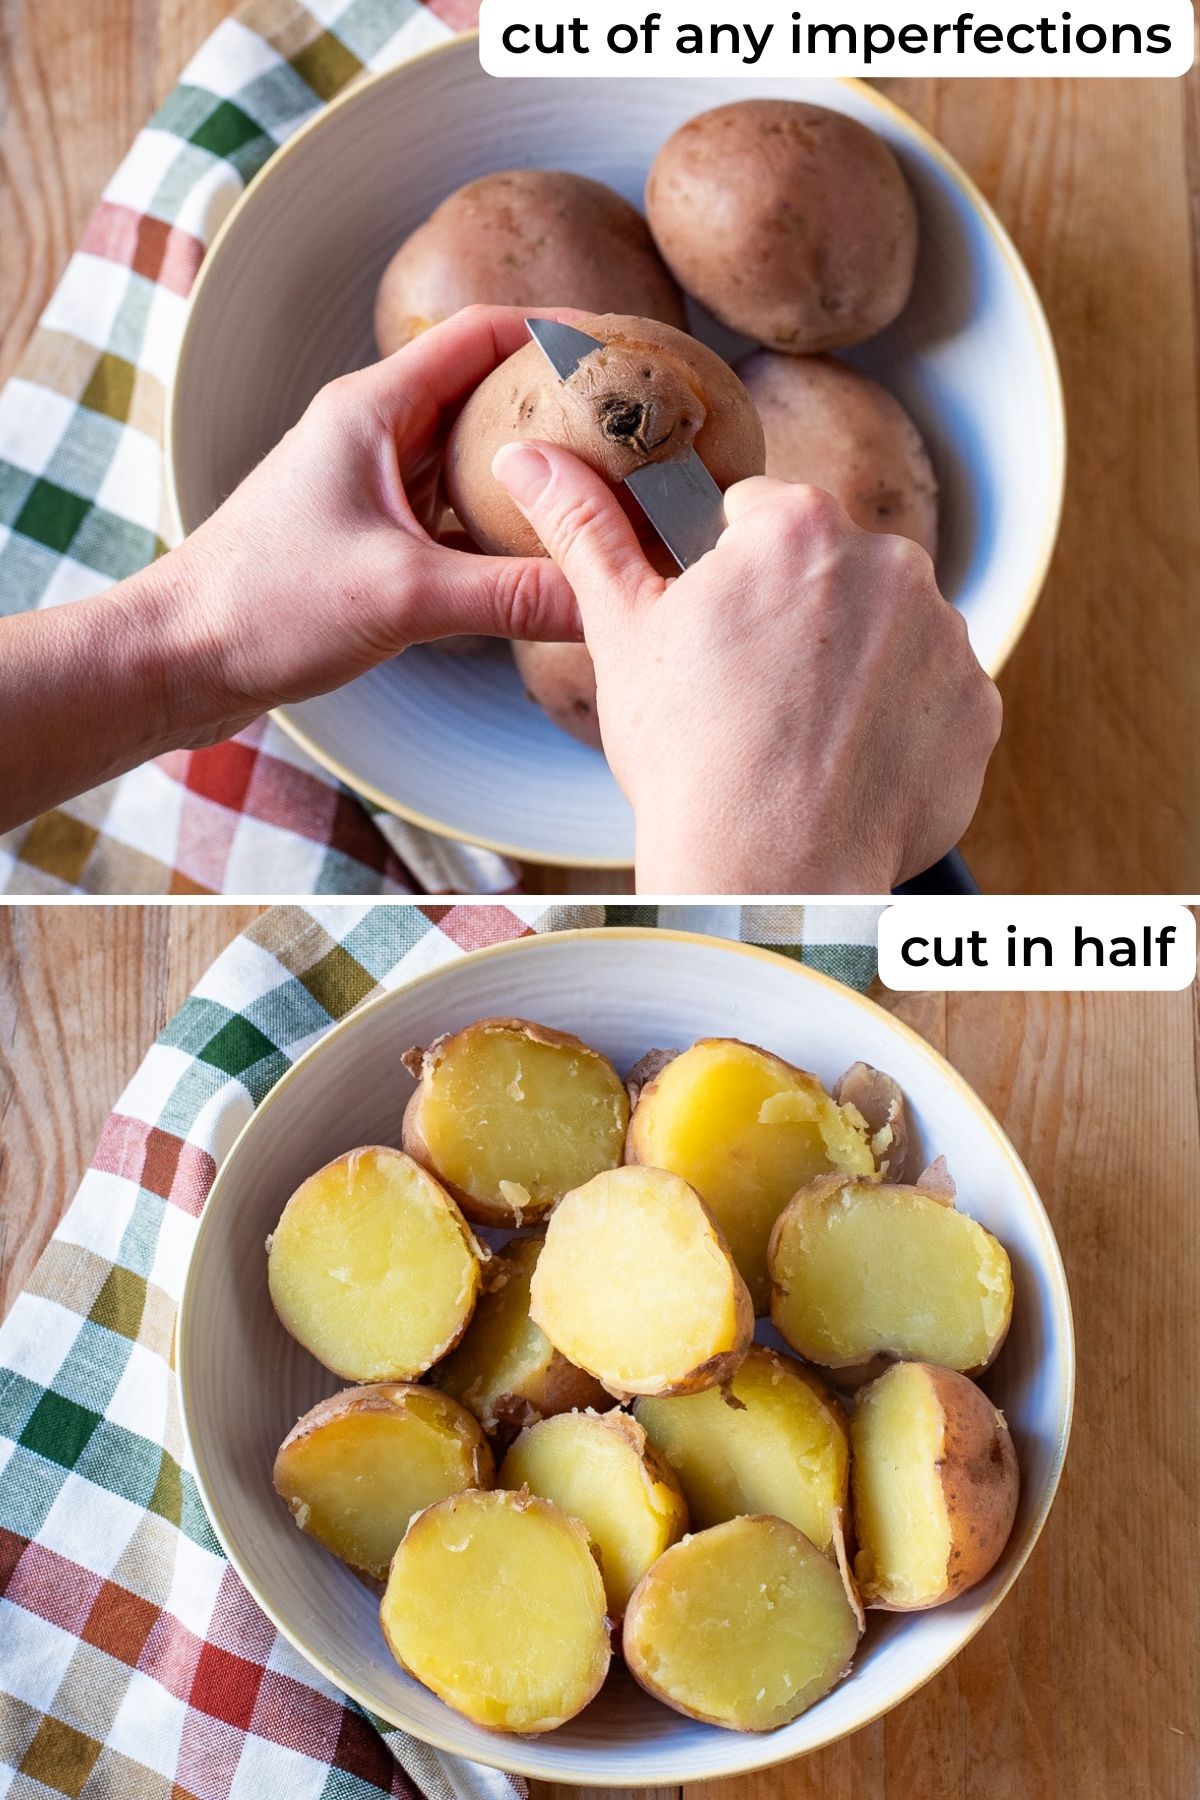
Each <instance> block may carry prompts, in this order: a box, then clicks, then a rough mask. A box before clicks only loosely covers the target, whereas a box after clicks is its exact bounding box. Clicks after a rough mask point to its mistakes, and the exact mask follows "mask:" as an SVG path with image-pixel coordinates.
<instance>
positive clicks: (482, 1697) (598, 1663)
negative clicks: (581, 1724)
mask: <svg viewBox="0 0 1200 1800" xmlns="http://www.w3.org/2000/svg"><path fill="white" fill-rule="evenodd" d="M379 1617H380V1623H381V1625H382V1626H383V1635H384V1637H385V1638H386V1639H387V1643H388V1648H389V1649H390V1650H391V1652H392V1655H393V1656H394V1657H395V1658H396V1661H397V1662H398V1663H400V1664H401V1666H402V1667H403V1668H405V1669H407V1670H408V1672H409V1674H410V1675H414V1676H415V1677H416V1679H417V1680H418V1681H421V1682H424V1684H425V1686H426V1687H428V1688H432V1689H433V1691H434V1693H435V1694H437V1695H438V1696H439V1697H440V1698H441V1699H443V1700H444V1701H445V1702H446V1704H447V1705H448V1706H453V1707H454V1708H455V1709H456V1710H457V1711H458V1712H461V1713H465V1714H466V1716H467V1718H468V1719H473V1720H474V1721H475V1723H476V1724H477V1725H487V1726H490V1727H491V1729H492V1730H494V1731H521V1732H538V1731H552V1730H553V1729H554V1727H555V1726H556V1725H562V1724H564V1723H565V1721H566V1720H567V1719H571V1718H574V1716H575V1714H576V1713H577V1712H581V1711H582V1710H583V1708H584V1707H585V1706H586V1705H587V1703H588V1701H589V1700H591V1699H592V1697H593V1696H594V1695H595V1694H596V1693H598V1692H599V1689H600V1687H601V1684H602V1683H603V1681H604V1677H605V1675H606V1674H607V1672H608V1664H609V1657H610V1655H611V1651H610V1646H609V1637H608V1621H607V1619H606V1618H605V1613H604V1583H603V1581H602V1580H601V1578H600V1569H599V1567H598V1565H597V1562H596V1558H595V1556H594V1555H593V1553H592V1546H591V1542H590V1540H589V1538H588V1534H587V1532H586V1531H585V1530H584V1528H583V1526H582V1525H581V1524H580V1522H579V1520H578V1519H573V1518H571V1517H570V1516H569V1514H567V1513H565V1512H562V1511H561V1510H560V1508H558V1507H557V1506H555V1505H554V1503H553V1501H550V1500H541V1499H535V1498H533V1497H531V1496H530V1495H529V1494H528V1493H526V1492H524V1491H522V1492H520V1493H515V1494H514V1493H509V1492H507V1491H505V1490H503V1489H499V1488H497V1489H496V1490H494V1491H493V1492H491V1493H482V1492H479V1491H477V1490H476V1491H472V1492H468V1493H464V1494H455V1495H454V1496H453V1497H452V1498H450V1499H448V1500H441V1501H439V1502H438V1503H437V1505H436V1506H430V1507H428V1508H427V1509H426V1510H425V1511H424V1512H423V1513H420V1514H418V1516H417V1517H416V1518H415V1519H414V1520H413V1522H412V1524H411V1525H410V1526H409V1528H408V1531H407V1533H406V1534H405V1536H404V1539H403V1541H402V1543H401V1544H400V1547H399V1549H398V1550H397V1551H396V1554H395V1556H394V1557H393V1559H392V1568H391V1573H390V1575H389V1576H388V1584H387V1589H386V1591H385V1593H384V1596H383V1602H382V1604H381V1606H380V1609H379Z"/></svg>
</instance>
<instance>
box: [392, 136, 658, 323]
mask: <svg viewBox="0 0 1200 1800" xmlns="http://www.w3.org/2000/svg"><path fill="white" fill-rule="evenodd" d="M478 304H486V305H490V306H522V307H524V308H526V310H527V311H533V310H534V309H535V308H542V309H545V308H546V307H551V306H577V307H579V308H581V309H582V310H583V311H584V312H598V313H603V312H622V313H635V314H638V315H642V314H644V315H645V317H646V318H648V319H661V320H662V321H663V322H664V324H667V325H683V324H684V322H685V313H684V307H683V296H682V294H681V293H680V292H679V289H678V287H677V286H676V285H675V282H674V281H673V280H672V278H671V276H670V274H669V273H668V271H667V269H666V267H665V265H664V264H663V261H662V259H661V257H660V256H659V254H658V251H657V250H656V249H655V248H654V240H653V238H652V237H651V236H650V232H649V229H648V227H647V225H646V221H645V220H644V219H643V217H642V215H641V213H640V212H638V210H637V208H636V207H635V206H630V204H629V202H628V201H627V200H623V199H622V198H621V196H620V194H616V193H614V192H613V190H612V189H611V188H609V187H605V186H604V185H603V184H602V183H601V182H599V181H589V180H588V178H587V177H586V176H585V175H568V174H566V173H565V172H564V171H562V170H561V169H500V170H497V172H496V173H495V174H493V175H483V176H481V177H480V178H479V180H478V181H469V182H467V184H466V186H465V187H460V188H457V189H456V190H455V191H454V193H452V194H449V195H448V196H447V197H446V199H445V200H443V201H442V203H441V205H440V206H438V207H436V208H435V210H434V211H433V212H432V213H431V214H430V216H429V218H428V219H426V221H425V223H424V224H423V225H418V226H417V229H416V230H415V231H414V232H413V233H412V235H411V236H410V237H408V238H406V239H405V241H404V243H403V244H401V246H400V248H399V250H397V252H396V254H395V256H393V258H392V260H391V262H389V264H388V266H387V268H386V269H385V270H384V272H383V278H382V280H381V281H380V283H379V291H378V294H377V296H376V300H375V341H376V343H377V344H378V345H379V349H380V353H381V354H382V355H383V356H388V355H390V354H391V352H392V351H393V350H398V349H399V348H400V347H401V345H403V344H407V343H409V342H410V341H411V339H413V338H414V337H416V336H417V335H418V333H420V332H422V331H425V330H426V329H427V328H428V327H429V326H430V325H436V324H437V323H438V321H439V320H441V319H448V318H450V316H451V315H452V314H453V313H456V312H458V311H459V310H460V308H462V307H464V306H472V305H478Z"/></svg>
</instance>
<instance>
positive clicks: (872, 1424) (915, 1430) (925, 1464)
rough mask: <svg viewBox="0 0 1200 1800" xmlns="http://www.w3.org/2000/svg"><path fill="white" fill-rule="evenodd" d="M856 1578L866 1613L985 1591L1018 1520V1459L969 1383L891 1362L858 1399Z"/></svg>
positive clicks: (997, 1415) (854, 1421)
mask: <svg viewBox="0 0 1200 1800" xmlns="http://www.w3.org/2000/svg"><path fill="white" fill-rule="evenodd" d="M850 1435H851V1441H852V1443H853V1447H854V1475H853V1491H854V1521H855V1529H856V1532H857V1536H858V1546H859V1547H858V1553H857V1555H856V1556H855V1559H854V1574H855V1579H856V1580H857V1582H858V1585H859V1588H860V1590H861V1593H862V1597H863V1600H864V1601H865V1603H866V1604H867V1605H868V1606H872V1607H878V1608H880V1609H882V1610H884V1611H886V1612H914V1611H919V1610H921V1609H923V1608H925V1607H928V1606H940V1605H941V1604H942V1602H943V1601H945V1600H953V1599H954V1597H955V1595H956V1594H961V1593H963V1592H964V1591H965V1590H966V1589H967V1588H969V1587H973V1586H974V1584H975V1583H976V1582H977V1581H982V1580H983V1577H984V1576H985V1575H987V1574H988V1573H989V1572H990V1571H991V1569H992V1568H994V1566H995V1564H996V1561H997V1559H998V1558H999V1556H1000V1553H1001V1551H1002V1550H1003V1549H1004V1546H1005V1544H1006V1543H1007V1542H1008V1537H1009V1533H1010V1532H1011V1530H1012V1524H1013V1519H1014V1517H1015V1516H1016V1510H1017V1494H1018V1490H1019V1487H1020V1476H1019V1474H1018V1470H1017V1453H1016V1451H1015V1449H1014V1448H1013V1441H1012V1437H1011V1435H1010V1433H1009V1429H1008V1426H1007V1424H1006V1423H1005V1419H1004V1414H1003V1413H1002V1412H998V1411H997V1409H996V1408H995V1407H994V1406H993V1405H992V1403H991V1401H990V1400H989V1399H988V1397H987V1395H986V1394H984V1393H983V1392H982V1391H981V1390H980V1389H979V1388H977V1387H976V1386H975V1384H974V1382H973V1381H968V1380H967V1377H966V1376H965V1375H958V1374H955V1373H954V1372H953V1371H952V1370H950V1369H937V1368H934V1367H932V1366H931V1365H930V1364H928V1363H912V1362H901V1363H894V1364H893V1365H892V1367H891V1368H890V1369H888V1370H887V1371H886V1372H885V1373H884V1374H883V1375H881V1376H880V1377H879V1378H878V1380H876V1381H873V1382H872V1383H871V1384H870V1386H869V1387H865V1388H861V1389H860V1390H859V1392H858V1393H857V1394H856V1395H855V1397H854V1410H853V1412H852V1414H851V1421H850Z"/></svg>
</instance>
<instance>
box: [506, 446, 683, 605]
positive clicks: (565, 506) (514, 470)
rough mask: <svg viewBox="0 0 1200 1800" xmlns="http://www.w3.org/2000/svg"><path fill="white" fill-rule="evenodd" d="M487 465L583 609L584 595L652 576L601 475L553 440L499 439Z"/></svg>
mask: <svg viewBox="0 0 1200 1800" xmlns="http://www.w3.org/2000/svg"><path fill="white" fill-rule="evenodd" d="M492 473H493V475H494V476H495V477H496V479H497V481H498V482H499V483H500V485H501V487H503V488H504V489H505V491H506V492H507V493H508V494H509V495H511V497H512V499H513V500H515V501H516V503H517V505H518V506H519V507H520V509H521V511H522V512H523V513H524V515H525V517H526V518H527V519H528V520H529V523H530V524H531V525H532V526H533V529H534V530H535V531H536V532H537V534H538V536H539V538H541V540H542V543H543V544H544V545H545V546H546V550H547V552H548V554H549V555H550V556H551V557H552V558H553V560H554V562H555V563H556V564H557V565H558V567H559V568H560V569H561V570H562V572H563V574H564V575H565V576H566V578H567V581H568V582H569V583H570V585H571V587H572V588H573V589H574V590H575V593H576V595H577V596H578V597H579V601H580V606H581V609H583V610H584V611H585V612H586V609H587V605H588V601H589V599H590V598H591V596H592V595H594V594H597V593H599V592H603V593H604V595H605V597H606V598H608V599H611V597H612V596H613V595H614V594H617V595H620V596H622V597H626V598H630V599H632V598H633V596H634V595H635V593H636V592H637V591H638V589H640V588H643V587H644V586H645V584H646V582H647V581H655V582H659V584H660V585H661V580H660V577H658V576H657V575H655V572H654V570H653V568H652V567H651V566H650V564H649V563H648V562H647V560H646V556H645V553H644V551H643V550H642V547H641V545H640V544H639V543H638V541H637V536H636V534H635V532H634V529H633V526H632V525H631V524H630V522H629V519H628V518H627V517H626V515H625V513H624V511H623V509H622V507H621V503H620V501H619V500H618V499H617V496H616V495H615V494H614V493H613V491H612V489H611V488H610V487H609V486H608V483H607V482H606V481H604V480H603V479H602V478H601V477H600V476H599V475H597V474H596V472H595V470H594V469H590V468H589V467H588V465H587V464H586V463H583V462H580V460H579V458H578V457H577V456H572V455H571V453H570V451H569V450H561V449H559V448H558V446H557V445H554V444H532V443H527V442H521V443H516V444H504V445H502V446H501V448H500V449H499V450H497V452H496V454H495V456H494V458H493V459H492Z"/></svg>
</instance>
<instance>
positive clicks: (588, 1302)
mask: <svg viewBox="0 0 1200 1800" xmlns="http://www.w3.org/2000/svg"><path fill="white" fill-rule="evenodd" d="M530 1313H531V1316H532V1317H533V1319H534V1320H535V1322H536V1323H537V1324H538V1325H540V1326H541V1328H542V1330H543V1331H544V1332H545V1334H546V1336H547V1337H548V1338H549V1339H550V1342H551V1343H552V1344H554V1345H555V1346H556V1347H557V1348H558V1349H559V1350H560V1351H561V1352H562V1354H563V1355H564V1356H565V1357H566V1358H567V1360H568V1361H569V1362H573V1363H575V1364H576V1365H577V1366H578V1367H579V1368H581V1369H587V1370H588V1371H589V1372H590V1373H591V1374H593V1375H594V1376H595V1377H596V1379H597V1381H600V1382H602V1383H603V1385H604V1386H605V1387H606V1388H607V1389H608V1391H609V1393H610V1394H616V1395H617V1396H618V1398H624V1397H626V1396H628V1395H631V1394H672V1393H676V1394H683V1393H691V1392H693V1391H694V1390H696V1389H699V1388H706V1387H714V1386H715V1385H716V1384H717V1383H718V1382H720V1381H723V1380H725V1379H726V1378H727V1377H728V1376H729V1375H731V1374H732V1373H733V1370H734V1369H735V1368H736V1367H737V1365H738V1363H739V1362H740V1361H741V1359H742V1357H743V1356H744V1355H745V1352H746V1350H747V1349H748V1347H749V1344H750V1340H751V1337H752V1335H753V1331H754V1311H753V1308H752V1306H751V1304H750V1295H749V1294H748V1292H747V1291H746V1284H745V1282H744V1281H743V1280H742V1278H741V1276H740V1275H739V1274H738V1272H737V1269H736V1268H735V1267H734V1263H733V1258H732V1257H731V1255H730V1254H729V1247H728V1245H727V1244H726V1242H725V1239H724V1238H723V1237H722V1235H721V1232H720V1230H719V1229H718V1227H717V1224H716V1222H715V1220H714V1219H713V1217H712V1214H711V1213H710V1212H709V1211H708V1208H707V1207H706V1206H705V1205H704V1203H703V1201H702V1200H701V1199H700V1196H699V1195H698V1194H697V1193H696V1191H695V1189H694V1188H691V1187H689V1186H688V1184H687V1182H686V1181H682V1180H681V1179H680V1178H679V1176H678V1175H671V1174H669V1173H668V1172H667V1171H666V1170H663V1169H643V1168H623V1169H614V1170H612V1171H611V1172H609V1173H608V1174H604V1175H597V1176H596V1177H595V1179H594V1180H592V1181H589V1182H586V1183H585V1184H584V1186H583V1187H579V1188H576V1189H575V1190H574V1192H573V1193H570V1194H567V1195H566V1196H565V1198H564V1199H563V1200H562V1201H561V1202H560V1203H559V1205H558V1207H557V1208H556V1209H555V1212H554V1214H553V1215H552V1217H551V1219H550V1223H549V1226H548V1227H547V1230H546V1242H545V1245H544V1247H543V1249H542V1253H541V1255H540V1256H539V1258H538V1264H537V1268H536V1269H535V1270H534V1272H533V1284H532V1287H531V1290H530Z"/></svg>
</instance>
